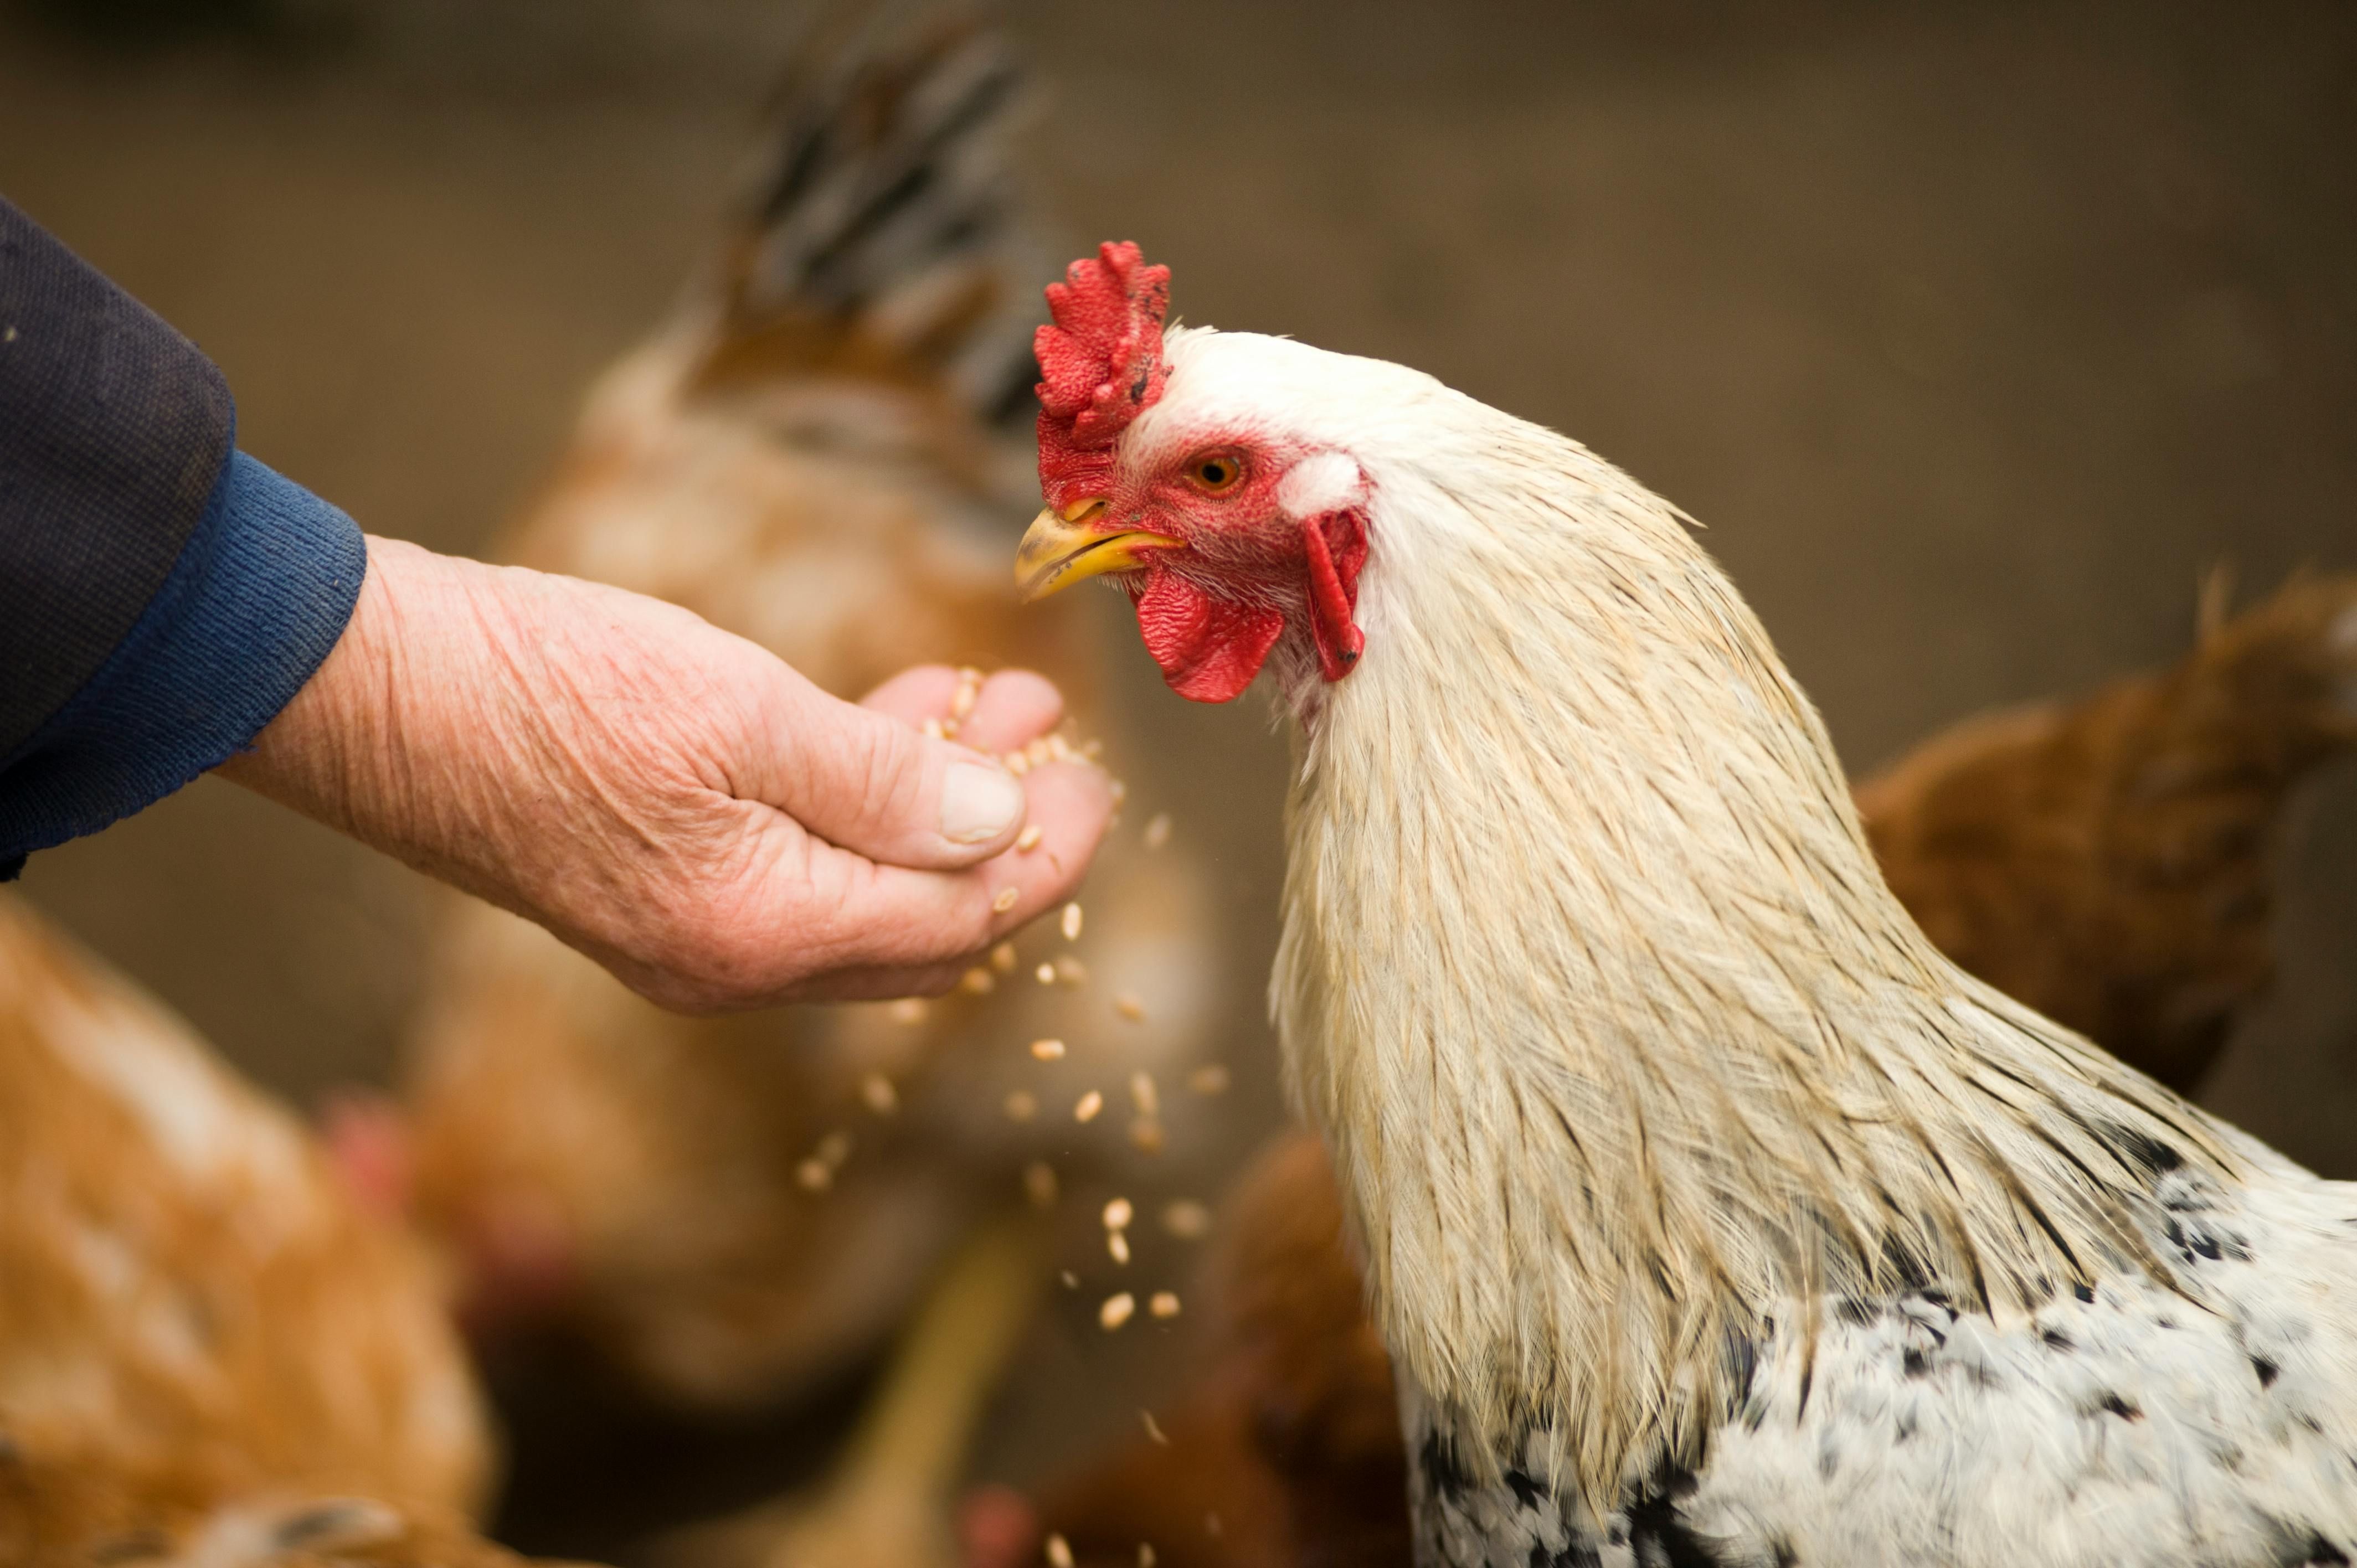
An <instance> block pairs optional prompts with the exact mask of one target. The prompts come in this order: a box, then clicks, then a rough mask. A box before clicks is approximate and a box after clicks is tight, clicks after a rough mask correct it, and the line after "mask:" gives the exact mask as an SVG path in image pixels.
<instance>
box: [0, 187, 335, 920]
mask: <svg viewBox="0 0 2357 1568" xmlns="http://www.w3.org/2000/svg"><path fill="white" fill-rule="evenodd" d="M232 430H233V413H232V411H231V406H230V404H229V400H228V394H227V392H226V389H225V388H223V387H222V386H221V381H220V374H219V372H218V371H215V370H214V369H213V368H212V366H211V364H210V361H208V360H205V359H204V357H203V356H202V355H201V354H200V353H199V352H198V351H197V349H196V348H195V346H194V345H192V344H190V343H188V340H187V339H186V338H181V337H179V335H178V334H177V333H174V332H173V331H172V330H171V329H170V328H168V327H166V326H165V325H164V324H163V323H162V322H161V321H159V320H158V319H156V317H154V316H153V315H151V314H150V313H148V312H147V311H145V309H143V308H142V307H141V306H138V305H137V303H136V302H135V301H133V300H131V299H130V298H129V296H127V295H124V294H122V293H121V291H120V290H117V289H115V288H114V287H113V285H111V284H108V283H107V282H106V281H105V279H103V278H102V277H100V276H99V275H98V274H96V273H95V272H93V271H91V269H90V268H88V267H87V266H86V265H85V264H84V263H81V261H80V260H79V258H76V257H74V256H73V255H72V253H71V252H68V251H67V250H65V248H64V247H63V246H61V245H59V244H58V243H57V242H56V241H55V240H53V239H51V238H50V237H49V236H48V235H47V234H46V233H43V232H42V231H40V230H39V229H38V228H37V227H35V226H34V225H33V224H32V223H31V221H30V220H28V219H26V218H25V217H24V216H23V214H22V213H20V212H17V211H16V209H14V208H11V207H9V206H8V205H7V204H6V203H5V202H0V881H5V880H7V879H9V878H11V877H13V876H15V875H16V874H17V873H18V872H19V871H21V870H22V869H23V866H24V857H25V856H26V854H28V853H30V852H31V851H34V850H38V849H44V848H47V847H48V846H50V845H52V844H57V843H64V842H65V841H66V840H68V839H70V838H74V837H78V836H80V835H81V834H83V833H89V832H97V831H98V830H99V829H100V828H102V827H104V826H106V825H107V824H108V823H109V822H114V821H117V820H118V819H120V818H123V817H126V816H129V815H130V814H131V813H133V812H135V811H139V810H140V809H142V808H143V807H145V806H147V805H149V804H151V803H153V802H154V801H156V800H159V799H161V798H162V797H164V796H166V795H168V794H170V793H171V792H172V791H173V790H175V789H179V788H180V787H181V786H182V785H184V784H186V783H188V781H189V780H190V779H194V778H195V777H196V776H197V775H198V774H199V773H202V772H204V771H205V770H206V769H207V768H212V767H214V766H215V765H216V764H218V763H221V762H222V761H224V760H226V759H227V758H228V757H231V756H233V755H234V754H235V753H237V752H238V751H240V750H242V749H243V748H244V747H245V746H249V745H250V744H252V742H253V737H254V736H256V735H258V734H259V733H261V731H262V728H263V726H264V725H267V724H268V723H269V722H270V721H271V719H272V718H274V717H275V716H276V715H277V714H278V711H279V710H280V709H281V708H283V707H285V705H286V703H287V702H288V701H289V700H290V699H291V698H292V697H293V696H294V695H295V693H296V692H297V691H299V690H300V689H301V688H302V686H303V683H304V682H306V681H307V680H309V679H310V677H311V674H312V672H313V671H315V670H317V668H318V666H319V664H320V662H321V661H322V660H325V659H326V658H327V656H328V652H329V650H332V649H333V648H334V647H335V645H336V640H337V639H338V638H339V636H341V635H342V632H343V628H344V626H345V623H346V622H347V621H349V620H350V618H351V613H352V607H353V606H354V604H355V603H356V602H357V601H358V598H359V596H360V587H361V577H362V576H363V575H364V574H365V571H366V566H367V555H366V550H365V546H364V544H363V542H362V541H361V532H360V530H359V528H358V527H357V526H356V525H355V524H354V523H353V522H352V521H351V519H350V518H349V517H346V516H345V515H344V514H343V513H342V512H341V511H339V510H337V509H336V508H334V507H332V506H330V505H328V503H327V502H326V501H323V500H321V499H319V498H318V497H317V496H314V495H312V494H311V493H310V492H309V491H307V490H306V489H303V488H302V487H301V486H299V485H296V484H294V483H292V482H291V481H289V480H287V479H285V478H281V477H280V476H279V475H277V474H275V473H274V472H272V471H271V470H270V469H269V468H268V467H264V465H262V464H261V463H258V462H256V461H255V460H254V459H253V458H252V457H249V456H246V455H244V454H243V453H242V452H238V451H236V450H235V449H234V446H233V445H232V443H231V435H232Z"/></svg>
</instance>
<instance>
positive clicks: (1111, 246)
mask: <svg viewBox="0 0 2357 1568" xmlns="http://www.w3.org/2000/svg"><path fill="white" fill-rule="evenodd" d="M1169 280H1170V272H1169V269H1168V268H1167V267H1159V266H1149V265H1147V264H1146V261H1145V258H1144V257H1143V256H1142V255H1140V254H1139V252H1138V249H1137V247H1136V246H1135V245H1133V244H1129V243H1126V242H1123V243H1108V244H1105V245H1103V246H1101V247H1099V249H1098V252H1097V254H1096V255H1094V256H1092V257H1083V258H1082V259H1081V260H1080V261H1077V262H1074V263H1072V264H1071V268H1070V269H1069V270H1068V271H1067V273H1066V274H1065V281H1064V282H1062V283H1060V284H1052V285H1049V288H1048V306H1049V312H1050V314H1051V315H1052V316H1053V317H1054V318H1055V320H1054V324H1053V325H1052V326H1047V327H1042V328H1039V335H1038V337H1037V338H1036V339H1035V344H1034V348H1035V351H1036V353H1037V354H1038V356H1039V370H1040V375H1041V380H1040V382H1039V406H1040V413H1039V486H1040V489H1041V490H1042V492H1043V493H1044V494H1045V496H1046V498H1047V501H1048V505H1047V508H1046V510H1042V511H1041V512H1040V513H1039V517H1038V518H1037V519H1036V520H1035V521H1033V522H1032V524H1031V529H1030V532H1028V533H1027V534H1026V535H1025V536H1024V540H1023V547H1022V551H1021V553H1020V554H1019V555H1018V556H1017V562H1016V581H1017V585H1018V586H1019V587H1020V590H1021V592H1022V594H1023V596H1024V597H1025V598H1027V599H1032V598H1039V597H1042V596H1046V595H1048V594H1052V593H1054V592H1056V591H1057V590H1058V589H1060V588H1062V587H1065V586H1067V585H1070V584H1072V583H1076V582H1078V581H1080V580H1081V579H1082V578H1083V577H1096V576H1107V575H1110V576H1112V577H1113V578H1114V581H1115V583H1116V584H1117V585H1119V586H1120V587H1121V588H1122V589H1123V591H1124V592H1125V593H1127V594H1128V595H1129V596H1130V599H1131V601H1132V603H1134V604H1135V606H1136V608H1137V624H1138V629H1139V630H1140V631H1141V632H1142V633H1143V634H1144V635H1145V639H1146V650H1147V651H1148V652H1149V653H1151V654H1152V655H1153V656H1154V660H1155V662H1156V663H1157V664H1158V665H1159V666H1160V667H1161V670H1162V676H1163V679H1164V680H1165V681H1167V682H1169V684H1170V687H1171V689H1172V690H1173V691H1175V692H1177V693H1179V695H1180V696H1182V697H1189V698H1192V699H1193V700H1195V701H1196V702H1200V703H1224V702H1228V701H1230V700H1232V698H1234V697H1236V696H1238V695H1240V694H1241V693H1243V689H1244V688H1245V687H1246V686H1248V685H1250V684H1251V683H1252V681H1253V677H1254V675H1256V674H1258V673H1259V672H1260V669H1261V666H1262V665H1263V664H1264V663H1265V662H1266V660H1268V657H1269V654H1270V651H1271V650H1274V649H1276V648H1277V647H1279V645H1280V643H1281V642H1283V641H1284V640H1285V639H1286V638H1287V636H1288V634H1290V636H1291V637H1292V638H1293V639H1296V640H1297V643H1298V644H1299V650H1300V652H1301V653H1302V654H1303V656H1304V661H1305V663H1306V662H1308V660H1310V659H1312V658H1314V661H1315V667H1316V669H1317V671H1318V674H1319V675H1320V676H1322V677H1323V678H1324V679H1325V680H1327V681H1329V682H1330V681H1340V680H1341V679H1342V678H1343V677H1344V676H1346V675H1348V674H1349V673H1350V672H1351V670H1352V669H1353V668H1354V667H1355V666H1356V665H1357V663H1358V661H1359V657H1360V654H1361V650H1363V649H1364V647H1365V643H1366V639H1365V636H1364V635H1363V633H1362V632H1361V629H1360V628H1359V626H1358V624H1357V622H1356V620H1355V619H1354V614H1355V611H1356V608H1357V604H1358V582H1359V573H1360V569H1361V567H1362V566H1363V565H1364V564H1365V563H1366V559H1367V517H1366V510H1365V503H1366V493H1367V488H1368V487H1367V482H1366V479H1365V477H1364V475H1363V473H1362V472H1361V467H1360V466H1359V464H1358V463H1357V461H1356V460H1355V459H1354V458H1353V457H1352V456H1351V455H1350V453H1349V452H1348V451H1347V450H1343V449H1341V448H1340V447H1339V446H1336V445H1334V444H1332V443H1330V442H1328V441H1322V440H1320V439H1319V438H1318V436H1317V435H1315V434H1313V433H1311V432H1310V431H1309V430H1308V429H1306V428H1305V422H1304V421H1302V420H1300V419H1298V418H1294V417H1289V414H1290V413H1293V412H1295V411H1297V409H1298V408H1299V407H1300V406H1302V405H1304V404H1305V403H1309V404H1314V402H1315V399H1301V398H1298V397H1297V398H1294V399H1293V402H1292V406H1291V407H1288V406H1287V398H1286V395H1285V394H1286V392H1289V391H1292V392H1297V391H1298V390H1300V389H1293V388H1289V387H1288V386H1287V382H1288V378H1287V377H1286V375H1285V374H1284V373H1283V371H1285V370H1286V368H1287V366H1288V363H1289V361H1290V360H1291V359H1292V355H1291V354H1288V353H1287V352H1286V350H1297V352H1298V353H1300V354H1316V350H1311V349H1298V346H1297V345H1292V344H1285V343H1281V342H1279V341H1278V340H1276V339H1273V338H1252V337H1250V336H1248V335H1243V334H1229V335H1222V334H1214V333H1211V332H1205V331H1196V332H1183V331H1182V332H1176V333H1173V334H1172V337H1171V338H1170V340H1169V341H1168V343H1166V341H1165V339H1164V337H1163V331H1162V319H1163V314H1164V312H1165V310H1166V309H1167V308H1168V303H1169ZM1213 338H1224V340H1225V343H1226V345H1228V346H1229V347H1231V348H1243V347H1244V346H1246V345H1254V346H1257V347H1256V348H1254V349H1253V350H1252V352H1251V353H1249V354H1247V355H1246V356H1245V357H1244V358H1243V359H1239V358H1238V356H1237V355H1236V354H1234V353H1232V352H1218V353H1211V352H1206V350H1209V349H1211V339H1213ZM1272 350H1275V353H1274V354H1272ZM1317 357H1318V359H1319V360H1338V359H1339V357H1338V356H1327V355H1318V356H1317ZM1272 358H1274V360H1276V361H1278V362H1277V363H1275V364H1267V363H1258V364H1256V363H1255V361H1265V360H1270V359H1272ZM1344 362H1346V363H1347V362H1352V361H1344ZM1262 371H1268V372H1273V373H1269V374H1263V373H1261V372H1262ZM1174 388H1175V389H1176V390H1175V391H1174V390H1173V389H1174ZM1255 392H1257V394H1258V395H1254V393H1255ZM1272 392H1274V393H1275V394H1276V395H1274V396H1273V395H1271V394H1272ZM1166 393H1169V394H1170V395H1168V396H1166V395H1165V394H1166ZM1308 423H1312V424H1314V423H1315V422H1314V421H1312V422H1308Z"/></svg>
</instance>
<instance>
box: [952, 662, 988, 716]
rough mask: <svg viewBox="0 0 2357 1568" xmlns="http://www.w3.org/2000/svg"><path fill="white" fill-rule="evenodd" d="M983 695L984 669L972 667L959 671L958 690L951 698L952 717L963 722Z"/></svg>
mask: <svg viewBox="0 0 2357 1568" xmlns="http://www.w3.org/2000/svg"><path fill="white" fill-rule="evenodd" d="M981 695H982V671H979V670H975V669H973V668H971V667H969V668H967V669H963V670H961V671H958V685H957V692H956V693H955V694H954V695H952V697H951V698H950V717H952V718H953V719H956V720H958V721H959V722H960V723H963V722H964V720H965V718H966V715H967V714H971V713H973V712H974V699H975V698H976V697H979V696H981Z"/></svg>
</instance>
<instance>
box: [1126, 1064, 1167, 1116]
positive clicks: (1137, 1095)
mask: <svg viewBox="0 0 2357 1568" xmlns="http://www.w3.org/2000/svg"><path fill="white" fill-rule="evenodd" d="M1129 1102H1130V1104H1131V1105H1133V1106H1135V1108H1136V1110H1137V1113H1138V1115H1139V1116H1140V1117H1142V1118H1144V1119H1145V1120H1146V1121H1148V1122H1151V1121H1153V1120H1154V1119H1155V1118H1156V1117H1157V1116H1159V1115H1161V1114H1162V1096H1161V1094H1160V1093H1158V1092H1157V1090H1156V1089H1155V1087H1154V1075H1153V1074H1152V1073H1150V1072H1147V1071H1146V1070H1145V1069H1139V1070H1138V1071H1136V1072H1134V1073H1131V1074H1130V1075H1129Z"/></svg>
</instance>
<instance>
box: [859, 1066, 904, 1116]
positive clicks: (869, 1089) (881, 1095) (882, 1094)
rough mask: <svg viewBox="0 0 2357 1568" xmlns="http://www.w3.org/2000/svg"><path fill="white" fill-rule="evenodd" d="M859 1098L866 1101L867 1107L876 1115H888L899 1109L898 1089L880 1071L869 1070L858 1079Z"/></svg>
mask: <svg viewBox="0 0 2357 1568" xmlns="http://www.w3.org/2000/svg"><path fill="white" fill-rule="evenodd" d="M859 1098H860V1099H862V1100H865V1101H867V1109H868V1110H870V1111H873V1112H876V1114H877V1115H878V1116H889V1115H891V1114H892V1112H895V1111H898V1110H899V1109H900V1093H899V1090H896V1089H894V1088H893V1087H892V1080H891V1079H888V1078H886V1077H885V1076H884V1075H883V1074H882V1073H880V1072H871V1073H869V1074H868V1075H867V1076H866V1078H863V1079H860V1080H859Z"/></svg>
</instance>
